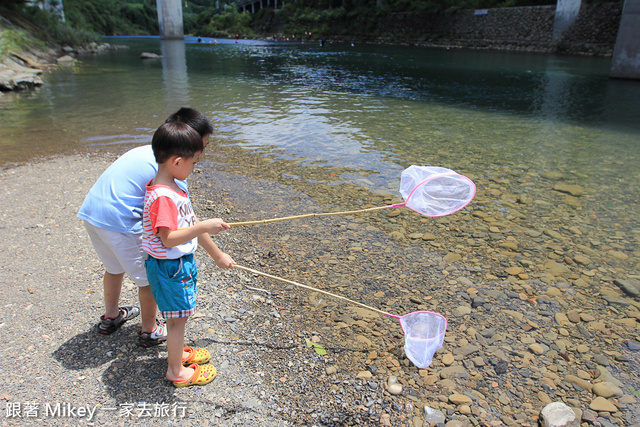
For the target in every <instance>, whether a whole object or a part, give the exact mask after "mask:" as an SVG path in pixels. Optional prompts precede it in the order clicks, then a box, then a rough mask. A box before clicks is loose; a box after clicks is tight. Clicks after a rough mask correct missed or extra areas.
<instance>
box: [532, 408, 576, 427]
mask: <svg viewBox="0 0 640 427" xmlns="http://www.w3.org/2000/svg"><path fill="white" fill-rule="evenodd" d="M540 424H541V425H542V427H579V426H580V420H578V417H576V413H575V412H573V409H571V408H570V407H568V406H567V405H565V404H564V403H562V402H552V403H549V404H548V405H547V406H545V407H544V408H542V411H540Z"/></svg>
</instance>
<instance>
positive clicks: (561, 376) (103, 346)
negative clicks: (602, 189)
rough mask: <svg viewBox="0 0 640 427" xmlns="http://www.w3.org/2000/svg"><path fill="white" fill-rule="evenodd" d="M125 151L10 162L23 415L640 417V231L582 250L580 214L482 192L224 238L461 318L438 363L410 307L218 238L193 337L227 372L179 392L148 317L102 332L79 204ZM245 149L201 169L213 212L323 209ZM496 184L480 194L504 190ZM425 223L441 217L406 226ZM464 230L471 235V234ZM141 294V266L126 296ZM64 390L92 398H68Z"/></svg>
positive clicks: (5, 226)
mask: <svg viewBox="0 0 640 427" xmlns="http://www.w3.org/2000/svg"><path fill="white" fill-rule="evenodd" d="M117 154H119V153H117V152H113V153H101V154H95V153H94V154H78V155H71V156H60V157H55V158H52V159H48V160H39V161H34V162H31V163H29V164H25V165H21V166H16V167H12V168H8V169H5V170H3V171H1V172H0V184H1V185H2V186H3V188H4V189H5V191H4V192H3V193H2V195H0V201H1V202H2V205H3V206H5V209H4V210H3V214H2V226H1V227H0V237H1V238H0V242H1V243H0V248H1V249H2V251H3V253H4V254H5V256H3V258H2V261H1V262H2V268H3V271H5V272H6V274H5V277H6V279H5V285H4V286H3V287H2V288H0V298H1V299H2V301H3V305H2V307H1V311H0V339H2V341H3V343H5V345H4V346H3V349H2V350H1V351H0V365H1V367H2V371H3V372H4V373H5V375H3V377H2V379H1V380H0V398H2V399H3V400H4V401H5V402H6V405H7V408H11V409H12V411H14V412H7V413H6V414H8V415H7V416H5V417H4V418H3V419H2V425H21V424H23V422H24V419H25V418H26V416H27V415H26V414H31V415H32V416H34V417H35V418H39V419H41V420H42V421H43V423H44V424H45V425H77V423H78V421H79V418H83V419H84V420H86V421H89V415H88V414H89V413H92V414H93V415H92V418H91V422H94V423H95V424H96V425H105V424H108V425H132V424H134V425H139V424H144V423H147V424H148V423H149V422H150V421H160V422H165V421H167V420H170V421H173V422H182V423H183V425H193V426H196V425H197V426H203V425H210V424H214V425H238V424H243V425H261V426H263V425H267V426H268V425H273V426H276V425H279V426H281V425H394V426H398V425H406V426H420V425H430V424H429V422H433V423H435V422H442V423H444V422H446V423H447V424H446V425H447V426H449V427H455V426H466V425H491V426H499V425H509V426H516V425H517V426H527V425H528V426H534V425H537V423H538V419H539V416H540V411H541V410H542V409H543V408H544V407H545V405H547V404H548V403H550V402H563V403H564V404H566V405H568V406H571V407H572V408H574V411H575V413H576V414H577V416H578V418H579V419H580V418H581V419H582V422H584V423H587V425H594V426H609V425H622V426H625V425H629V426H631V425H638V423H639V422H640V414H638V410H637V403H638V402H637V400H638V391H637V390H639V389H640V379H639V375H640V374H639V373H640V364H639V360H638V359H639V357H638V355H639V354H640V352H639V351H640V344H639V343H638V320H639V319H640V310H639V308H640V302H639V301H638V298H637V292H638V289H637V283H638V282H637V279H638V278H637V277H624V278H622V277H615V273H614V272H616V271H619V270H617V267H615V266H616V265H617V264H618V262H623V261H620V260H621V259H622V258H623V257H624V256H625V255H626V254H630V255H631V257H630V256H629V255H626V257H627V258H626V259H633V257H635V256H636V252H634V251H633V250H631V252H629V251H628V249H627V248H626V246H627V244H629V245H631V246H633V244H632V243H633V242H636V239H638V237H639V236H638V235H631V236H618V235H611V236H609V237H610V239H606V240H600V242H599V246H598V249H595V250H594V249H591V250H588V248H586V247H585V248H583V249H582V250H583V252H584V254H576V253H571V254H569V253H568V252H567V248H568V247H569V246H570V245H572V244H573V243H570V239H569V236H572V235H573V236H578V234H576V233H577V232H578V231H579V230H580V228H581V227H580V224H578V223H576V224H575V225H574V227H575V228H574V229H564V228H559V229H557V230H554V229H553V228H545V229H540V230H537V229H534V228H522V227H519V226H518V225H517V218H511V219H508V218H503V219H502V220H500V221H498V220H497V219H496V218H494V217H493V215H492V214H491V209H486V208H485V209H483V208H482V205H475V206H472V207H471V209H470V210H466V211H463V212H459V213H456V214H454V215H452V216H450V217H444V218H440V219H424V218H421V217H419V216H417V215H416V214H413V213H411V212H410V211H409V212H407V210H394V211H391V212H390V213H389V214H382V215H380V214H376V215H366V216H352V217H330V218H324V219H321V218H317V219H309V220H304V221H297V222H295V223H293V222H288V223H287V222H285V223H276V224H271V225H268V226H254V227H234V228H232V230H230V231H229V232H228V233H222V234H220V235H218V236H216V242H217V243H218V245H219V246H220V247H221V248H222V249H223V250H224V251H226V252H227V253H229V254H230V255H232V256H233V257H234V259H235V260H236V262H237V263H238V264H241V265H246V266H248V267H251V268H254V269H257V270H260V271H263V272H267V273H270V274H274V275H277V276H279V277H283V278H287V279H290V280H293V281H296V282H301V283H304V284H307V285H310V286H313V287H318V288H321V289H324V290H327V291H330V292H333V293H337V294H340V295H343V296H346V297H348V298H351V299H354V300H356V301H360V302H363V303H366V304H368V305H371V306H374V307H378V308H380V309H382V310H385V311H388V312H391V313H394V314H406V313H409V312H411V311H415V310H420V309H424V310H433V311H437V312H439V313H442V314H443V315H445V316H446V317H447V319H448V320H449V327H448V330H447V335H446V339H445V345H444V347H443V349H442V350H440V351H439V352H438V353H436V356H435V358H434V361H433V364H432V365H431V366H430V367H429V368H427V369H422V370H421V369H417V368H416V367H415V366H413V365H412V364H411V363H410V361H409V360H408V359H407V358H406V357H405V355H404V352H403V349H402V346H403V343H404V336H403V333H402V330H401V329H400V326H399V323H398V322H397V321H396V320H395V319H392V318H389V317H386V316H381V315H378V314H376V313H375V312H370V311H367V310H364V309H361V308H357V307H355V306H350V305H348V304H345V303H343V302H341V301H339V300H335V301H334V300H331V298H326V297H324V296H322V295H321V294H317V293H313V292H307V291H302V290H299V289H297V288H295V287H293V286H290V285H283V284H281V283H278V282H274V281H272V280H267V279H263V278H260V277H253V276H252V275H250V274H247V273H245V272H240V271H237V270H234V271H222V270H220V269H218V268H216V267H215V265H214V264H213V262H211V260H209V259H206V258H205V257H204V255H203V254H202V253H200V252H199V253H198V258H199V262H200V266H199V271H200V275H199V296H198V298H199V299H198V313H197V314H196V316H194V318H193V319H192V320H191V321H190V322H189V324H188V327H187V342H188V343H190V344H194V345H197V346H204V347H206V348H208V349H209V350H210V351H211V353H212V355H213V363H214V364H215V365H216V366H217V367H218V369H219V374H218V378H217V379H216V380H215V381H214V382H213V383H212V384H210V385H207V386H205V387H201V388H187V389H175V388H173V387H172V386H171V385H170V384H168V383H167V382H166V381H165V380H164V378H163V373H164V369H165V368H164V363H165V362H164V358H165V357H166V351H165V348H164V346H161V347H159V348H155V349H141V348H138V347H137V346H136V345H135V342H136V331H137V330H138V327H139V321H138V320H137V319H136V320H133V321H131V322H130V323H128V324H126V325H125V326H124V327H123V328H122V329H121V330H120V331H118V332H117V333H115V334H113V335H110V336H108V337H105V336H101V335H98V334H97V333H95V330H94V327H95V323H96V322H97V318H98V316H99V315H100V313H101V308H102V295H101V292H102V289H101V277H100V273H101V266H100V263H99V262H98V260H97V258H96V257H95V255H94V253H93V249H92V247H91V245H90V242H89V240H88V237H87V236H86V232H85V230H84V229H83V227H82V224H81V222H80V221H79V220H78V219H77V218H76V217H75V213H76V212H77V210H78V208H79V206H80V204H81V202H82V200H83V198H84V195H85V194H86V192H87V191H88V189H89V188H90V186H91V185H92V183H93V182H94V180H95V179H96V178H97V177H98V176H99V174H100V173H101V172H102V170H104V168H106V167H107V165H108V164H109V163H110V162H111V161H112V160H113V159H115V158H116V156H117ZM235 155H238V156H240V155H242V154H241V153H237V154H236V153H235V152H234V149H233V148H231V147H216V151H215V152H211V153H210V154H209V155H208V156H207V158H206V160H205V161H204V162H202V164H200V165H199V167H198V169H197V171H196V173H195V174H194V175H193V177H192V178H190V188H191V191H192V194H193V199H194V205H195V208H196V210H197V211H198V215H199V216H200V217H201V218H207V217H222V218H225V219H226V220H228V221H240V220H246V219H259V218H261V217H274V216H280V214H283V213H291V212H314V211H322V209H323V206H318V205H317V204H316V202H315V201H314V200H313V199H310V198H309V197H308V196H307V195H305V194H303V193H301V192H298V191H295V190H294V189H293V187H292V186H288V185H284V184H277V183H275V181H274V180H272V179H268V176H264V178H260V175H262V174H265V173H267V174H268V173H274V174H279V173H280V172H279V171H278V164H277V163H274V164H272V165H271V168H270V170H269V171H268V172H265V171H267V169H266V168H265V165H261V164H258V163H256V164H255V165H252V166H249V165H248V166H247V167H246V168H245V169H246V170H245V172H247V173H245V174H243V175H245V176H240V175H237V174H235V173H233V167H230V168H229V169H225V168H224V165H223V164H220V163H215V164H217V165H218V166H214V163H213V162H214V161H215V162H218V161H220V160H221V159H225V161H224V162H223V163H225V164H227V163H228V164H231V165H233V164H238V163H237V160H238V159H236V158H235V157H234V156H235ZM265 161H266V160H265ZM253 172H255V176H253V177H252V175H254V174H253ZM545 179H546V180H549V181H548V182H549V184H550V187H554V188H555V187H557V190H553V191H551V190H550V191H551V193H550V194H549V197H551V198H553V197H555V195H557V196H558V197H559V198H560V200H561V199H562V198H563V197H564V198H565V199H566V198H568V197H573V198H579V197H581V196H580V195H579V194H578V192H579V191H578V189H577V188H576V187H571V188H569V187H562V186H559V184H558V182H557V181H556V180H557V179H558V177H557V176H552V175H549V176H548V177H547V178H545ZM479 188H480V189H481V191H480V192H479V194H478V196H477V198H478V201H479V202H481V201H482V200H484V198H485V197H486V196H485V195H483V193H485V192H486V191H494V190H495V188H493V190H491V189H487V188H486V186H485V185H480V187H479ZM562 191H573V192H574V195H573V196H569V195H568V194H567V193H563V192H562ZM333 193H334V194H333V195H334V197H335V190H334V192H333ZM563 194H564V196H563ZM25 195H28V197H25ZM345 197H350V196H349V194H348V193H346V194H345ZM378 197H380V198H381V200H376V201H383V200H382V199H384V198H383V197H382V196H378ZM388 199H389V200H386V199H385V200H384V201H386V202H391V201H392V200H391V199H392V198H388ZM317 200H319V199H318V198H317V199H316V201H317ZM568 200H569V201H571V199H568ZM374 202H375V201H374ZM523 202H527V200H526V198H525V197H524V195H523ZM537 202H538V203H539V202H541V200H538V201H537ZM574 202H575V200H574ZM424 221H428V222H429V223H430V224H431V225H430V226H429V232H426V231H424ZM421 222H422V223H423V227H422V228H423V231H422V232H419V233H416V232H413V233H408V232H406V231H403V230H407V229H409V230H410V229H414V230H415V223H418V224H419V223H421ZM461 234H462V235H465V234H468V237H467V238H466V239H463V240H464V241H466V242H467V244H466V245H460V244H459V243H455V242H459V239H458V236H459V235H461ZM485 238H486V239H489V240H486V241H485ZM591 238H592V240H593V239H595V238H596V237H595V236H591ZM492 242H495V244H494V243H492ZM621 243H622V244H623V245H621V246H623V247H621V248H618V247H616V245H620V244H621ZM631 246H629V247H631ZM491 248H495V249H494V250H489V251H488V253H487V250H488V249H491ZM538 253H541V254H546V255H545V256H544V257H543V258H542V259H540V260H539V259H538ZM518 254H519V255H518ZM545 258H546V261H544V259H545ZM510 260H516V261H517V265H519V266H527V267H526V269H523V268H522V267H516V264H515V263H511V262H509V261H510ZM615 260H618V261H615ZM614 268H615V269H614ZM630 268H631V267H630ZM612 275H613V276H614V277H612ZM538 279H541V280H538ZM634 289H635V291H634ZM634 293H635V296H634ZM135 302H136V292H135V287H134V286H133V284H132V283H131V282H128V281H127V283H126V286H125V290H124V292H123V303H135ZM309 342H311V343H316V344H318V345H320V346H322V348H324V349H325V350H326V351H327V355H326V356H323V355H320V354H318V352H316V351H314V348H313V347H310V346H309V344H308V343H309ZM391 384H394V385H393V386H391ZM57 404H60V405H62V406H65V407H66V406H67V405H68V406H69V407H73V408H76V410H75V411H74V412H72V413H71V414H69V413H68V412H67V413H63V412H61V410H60V411H58V412H55V408H56V405H57ZM83 405H85V406H86V407H87V410H86V411H87V413H86V414H85V415H80V413H81V412H80V411H78V410H77V408H79V407H81V406H83ZM48 408H49V409H48ZM47 411H48V412H47ZM128 411H129V412H128ZM18 413H19V414H20V415H22V418H18ZM9 415H12V416H9Z"/></svg>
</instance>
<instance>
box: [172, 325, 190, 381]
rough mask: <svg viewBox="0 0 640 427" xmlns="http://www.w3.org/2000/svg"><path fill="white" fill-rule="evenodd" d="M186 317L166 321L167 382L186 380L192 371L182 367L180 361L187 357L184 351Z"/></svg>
mask: <svg viewBox="0 0 640 427" xmlns="http://www.w3.org/2000/svg"><path fill="white" fill-rule="evenodd" d="M188 319H189V318H188V317H179V318H177V319H167V351H168V352H169V357H168V358H167V363H168V365H169V366H168V367H167V379H168V380H169V381H178V380H188V379H189V378H191V376H192V375H193V372H194V371H193V369H191V368H186V367H184V366H182V359H183V358H185V357H187V356H188V353H185V351H184V327H185V325H186V324H187V320H188Z"/></svg>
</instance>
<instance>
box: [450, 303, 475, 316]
mask: <svg viewBox="0 0 640 427" xmlns="http://www.w3.org/2000/svg"><path fill="white" fill-rule="evenodd" d="M469 313H471V308H470V307H467V306H466V305H461V306H459V307H457V308H456V309H455V310H453V314H455V315H456V316H465V315H467V314H469Z"/></svg>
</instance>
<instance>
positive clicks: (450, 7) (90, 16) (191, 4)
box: [3, 0, 606, 38]
mask: <svg viewBox="0 0 640 427" xmlns="http://www.w3.org/2000/svg"><path fill="white" fill-rule="evenodd" d="M40 1H42V0H40ZM50 1H51V0H50ZM583 1H592V2H599V1H606V0H583ZM63 2H64V11H65V16H66V20H67V23H68V24H69V25H70V26H71V27H73V28H75V29H76V30H79V31H80V32H81V33H82V31H84V32H86V34H90V33H98V34H102V35H144V34H158V16H157V10H156V0H63ZM265 3H266V2H265ZM3 4H4V5H5V6H3V7H5V8H12V9H20V8H22V9H24V8H25V5H24V4H25V0H3ZM182 4H183V17H184V28H185V33H186V34H194V35H200V36H210V37H234V36H235V35H236V34H238V35H240V36H241V37H255V36H256V35H261V36H265V35H266V36H272V35H276V34H277V35H283V34H284V35H289V36H290V35H294V34H297V35H302V34H305V33H307V34H308V33H312V34H313V36H312V37H313V38H326V37H329V36H332V35H343V36H344V35H352V36H363V35H371V34H373V33H374V32H375V30H376V28H377V26H378V24H379V22H380V21H381V20H383V19H384V18H385V17H386V16H388V15H389V14H390V13H451V12H454V11H456V10H459V9H485V8H491V7H509V6H531V5H542V4H556V0H297V1H295V2H294V1H287V2H286V3H285V5H284V7H281V8H280V9H278V10H274V9H272V8H264V9H261V10H259V11H258V12H257V13H253V14H252V13H249V12H244V13H242V12H241V11H239V10H238V9H237V7H236V2H235V1H233V2H231V1H229V0H219V1H216V0H182ZM218 4H219V5H220V6H221V7H223V8H224V7H225V6H226V8H224V9H223V10H222V12H220V13H217V14H214V11H216V9H215V8H216V6H217V5H218ZM281 4H282V3H281ZM27 9H31V10H33V9H36V8H33V7H30V8H27ZM218 11H219V10H218ZM32 14H34V15H36V14H37V12H32ZM38 19H40V20H42V19H43V18H42V17H39V18H38ZM47 25H48V27H51V23H49V24H47ZM58 32H60V33H64V31H62V30H58ZM61 36H62V37H65V36H64V34H61Z"/></svg>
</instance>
